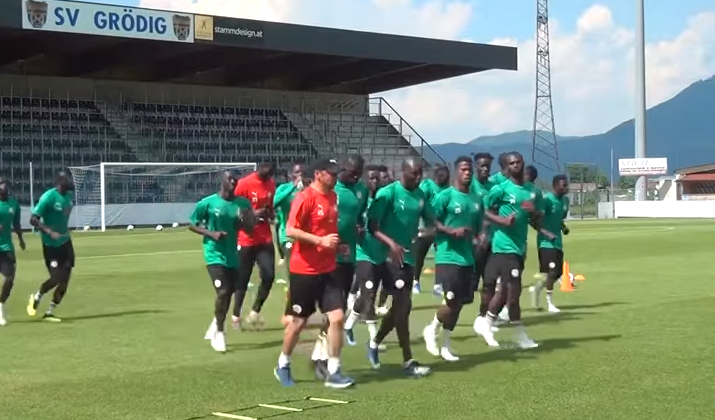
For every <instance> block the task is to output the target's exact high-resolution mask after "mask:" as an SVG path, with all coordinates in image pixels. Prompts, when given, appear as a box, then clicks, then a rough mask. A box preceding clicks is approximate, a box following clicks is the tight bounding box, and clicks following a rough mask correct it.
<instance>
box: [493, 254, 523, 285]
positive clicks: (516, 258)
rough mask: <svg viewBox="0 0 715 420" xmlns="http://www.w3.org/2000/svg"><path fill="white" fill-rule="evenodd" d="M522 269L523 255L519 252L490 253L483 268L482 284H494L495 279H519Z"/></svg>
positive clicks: (503, 280)
mask: <svg viewBox="0 0 715 420" xmlns="http://www.w3.org/2000/svg"><path fill="white" fill-rule="evenodd" d="M523 271H524V257H522V256H521V255H519V254H492V256H491V257H490V258H489V261H487V267H486V268H485V269H484V284H485V285H487V284H488V285H494V286H496V282H497V279H499V278H501V281H502V282H505V281H510V280H515V281H521V275H522V273H523Z"/></svg>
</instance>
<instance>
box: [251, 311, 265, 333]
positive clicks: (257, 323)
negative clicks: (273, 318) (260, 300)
mask: <svg viewBox="0 0 715 420" xmlns="http://www.w3.org/2000/svg"><path fill="white" fill-rule="evenodd" d="M248 323H249V324H251V328H253V329H254V330H261V329H263V326H264V325H265V320H264V319H263V317H262V316H261V314H259V313H258V312H254V311H251V313H250V314H249V315H248Z"/></svg>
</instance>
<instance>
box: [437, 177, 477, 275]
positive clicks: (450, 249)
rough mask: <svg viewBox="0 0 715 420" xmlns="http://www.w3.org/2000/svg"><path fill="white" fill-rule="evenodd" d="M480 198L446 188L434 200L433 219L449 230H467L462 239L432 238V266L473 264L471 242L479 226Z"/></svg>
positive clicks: (445, 236) (444, 235) (441, 235)
mask: <svg viewBox="0 0 715 420" xmlns="http://www.w3.org/2000/svg"><path fill="white" fill-rule="evenodd" d="M482 204H483V199H482V195H481V194H480V193H475V192H473V191H471V190H470V191H469V192H468V193H463V192H461V191H459V190H457V189H456V188H454V187H450V188H447V189H446V190H444V191H442V192H441V193H439V194H438V195H437V197H435V199H434V200H433V202H432V207H433V209H434V214H435V217H436V218H437V220H438V221H440V222H441V223H442V224H443V225H445V226H446V227H450V228H461V227H464V228H468V229H470V230H471V233H468V234H467V235H465V236H464V237H462V238H456V237H454V236H451V235H447V234H444V233H438V234H437V236H436V237H435V241H434V242H435V244H436V245H437V252H436V254H435V264H452V265H459V266H465V267H466V266H472V265H474V245H473V243H472V239H473V238H474V235H476V234H477V233H479V231H480V230H481V227H482V220H483V219H482V218H483V216H484V206H483V205H482Z"/></svg>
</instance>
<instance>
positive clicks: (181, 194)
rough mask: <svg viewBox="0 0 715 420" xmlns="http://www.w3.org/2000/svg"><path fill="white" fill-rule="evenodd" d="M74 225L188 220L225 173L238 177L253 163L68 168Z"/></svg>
mask: <svg viewBox="0 0 715 420" xmlns="http://www.w3.org/2000/svg"><path fill="white" fill-rule="evenodd" d="M69 169H70V172H71V173H72V178H73V181H74V188H75V208H74V211H73V213H74V219H75V220H74V222H75V227H76V228H78V229H81V228H83V227H85V226H89V227H90V228H101V229H102V231H104V230H106V228H107V227H113V226H122V227H127V226H129V225H132V226H156V225H171V224H173V223H180V224H181V223H187V222H188V221H189V216H190V214H191V211H192V210H193V206H194V205H195V204H196V202H197V201H199V200H200V199H202V198H203V197H206V196H207V195H210V194H213V193H214V192H216V191H218V189H219V186H220V184H221V173H223V172H224V171H227V170H230V171H232V172H234V173H237V175H238V176H239V177H241V176H244V175H245V174H247V173H250V172H252V171H254V170H255V169H256V164H255V163H214V164H205V163H153V162H152V163H110V162H105V163H100V164H98V165H91V166H74V167H70V168H69Z"/></svg>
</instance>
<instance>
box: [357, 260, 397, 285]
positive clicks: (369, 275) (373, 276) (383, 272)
mask: <svg viewBox="0 0 715 420" xmlns="http://www.w3.org/2000/svg"><path fill="white" fill-rule="evenodd" d="M388 275H389V274H388V273H387V264H385V263H383V264H373V263H371V262H370V261H358V262H357V263H356V264H355V281H356V282H358V284H360V287H365V288H366V289H368V290H374V291H375V292H377V290H378V289H379V288H380V284H381V283H382V281H383V279H384V278H385V277H387V276H388Z"/></svg>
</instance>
